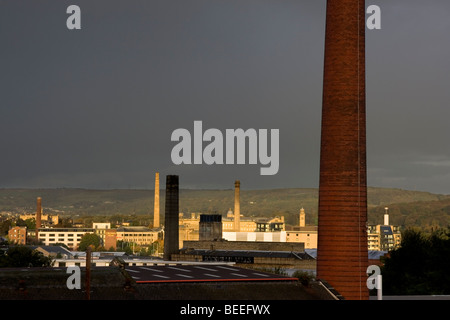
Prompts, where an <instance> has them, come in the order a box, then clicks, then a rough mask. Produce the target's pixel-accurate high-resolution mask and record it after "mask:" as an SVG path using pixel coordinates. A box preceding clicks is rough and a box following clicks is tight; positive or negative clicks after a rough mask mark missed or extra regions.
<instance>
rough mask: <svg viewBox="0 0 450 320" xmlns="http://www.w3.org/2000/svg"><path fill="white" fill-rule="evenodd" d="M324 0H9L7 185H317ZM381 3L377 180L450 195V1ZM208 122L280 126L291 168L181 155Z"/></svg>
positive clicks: (372, 169)
mask: <svg viewBox="0 0 450 320" xmlns="http://www.w3.org/2000/svg"><path fill="white" fill-rule="evenodd" d="M70 4H77V5H79V6H80V8H81V10H82V29H81V30H73V31H69V30H67V28H66V19H67V17H68V15H67V14H66V8H67V6H69V5H70ZM325 4H326V1H309V0H305V1H256V0H255V1H237V0H228V1H225V0H224V1H200V0H187V1H186V0H184V1H169V0H164V1H75V2H73V3H72V2H69V1H21V2H18V1H12V0H11V1H1V2H0V5H1V7H2V10H0V40H1V43H2V50H1V52H0V58H1V59H0V64H1V69H2V74H1V76H0V85H1V88H2V94H1V96H0V103H1V110H0V116H1V118H0V133H1V136H0V144H1V147H2V154H3V156H2V157H1V158H0V167H1V168H2V170H1V173H0V181H1V183H0V186H1V187H18V186H23V187H63V186H66V187H96V188H103V187H138V188H152V187H153V178H154V172H156V171H159V172H160V173H161V174H162V175H165V174H179V175H180V183H181V184H182V186H183V187H201V188H203V187H210V188H216V187H219V188H232V187H233V181H234V180H235V179H240V180H241V182H242V187H243V188H278V187H317V186H318V173H319V165H318V161H319V145H320V113H321V103H322V97H321V94H322V87H321V86H322V71H323V66H322V64H323V44H324V31H325ZM369 4H377V5H379V6H380V7H381V9H382V29H381V30H377V31H367V115H368V133H367V136H368V165H369V170H368V172H369V176H368V179H369V184H370V185H376V186H386V187H402V188H414V187H415V188H416V189H420V190H429V191H433V192H442V193H449V192H450V186H449V185H448V184H447V183H446V181H445V179H443V178H442V177H444V176H445V175H446V174H447V172H448V171H447V169H448V166H446V165H445V164H447V163H448V161H449V159H450V154H449V150H448V147H447V145H448V143H447V142H446V137H448V136H449V132H448V131H449V129H448V126H447V125H446V119H447V118H448V113H449V112H448V107H447V101H449V91H448V90H447V89H446V88H447V84H448V83H449V81H448V80H449V72H448V71H449V70H448V68H449V66H450V64H448V63H447V57H448V56H449V52H448V51H449V45H448V41H444V39H448V36H447V33H448V30H449V28H450V26H449V23H448V21H449V20H448V19H447V16H448V13H449V9H450V5H449V4H447V2H446V1H434V2H433V5H431V4H429V2H427V1H381V0H380V1H373V2H371V3H369V2H368V1H366V5H369ZM194 120H202V121H203V126H204V129H207V128H217V129H220V130H225V129H227V128H243V129H247V128H256V129H258V128H267V129H271V128H274V129H275V128H277V129H280V170H279V172H278V174H277V175H275V176H260V175H259V168H260V165H213V166H207V165H191V166H188V165H184V166H175V165H173V164H172V162H171V159H170V152H171V149H172V147H173V146H174V143H173V142H171V141H170V135H171V133H172V131H173V130H175V129H177V128H186V129H188V130H190V131H191V132H192V130H193V122H194ZM436 163H438V164H439V165H436ZM432 177H440V178H439V179H437V178H436V179H433V178H432Z"/></svg>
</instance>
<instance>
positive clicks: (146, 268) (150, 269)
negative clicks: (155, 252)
mask: <svg viewBox="0 0 450 320" xmlns="http://www.w3.org/2000/svg"><path fill="white" fill-rule="evenodd" d="M141 269H145V270H149V271H156V272H164V271H162V270H158V269H152V268H148V267H141Z"/></svg>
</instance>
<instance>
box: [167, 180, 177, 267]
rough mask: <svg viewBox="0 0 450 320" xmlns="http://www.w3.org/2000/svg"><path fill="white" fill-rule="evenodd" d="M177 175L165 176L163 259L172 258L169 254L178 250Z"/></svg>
mask: <svg viewBox="0 0 450 320" xmlns="http://www.w3.org/2000/svg"><path fill="white" fill-rule="evenodd" d="M178 193H179V191H178V176H174V175H169V176H166V207H165V218H164V260H172V258H171V256H172V254H174V253H178V251H179V242H178V241H179V234H178V229H179V226H178V224H179V222H178V215H179V202H178V197H179V196H178Z"/></svg>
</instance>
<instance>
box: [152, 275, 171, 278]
mask: <svg viewBox="0 0 450 320" xmlns="http://www.w3.org/2000/svg"><path fill="white" fill-rule="evenodd" d="M152 276H154V277H159V278H164V279H167V278H170V277H166V276H161V275H159V274H153V275H152Z"/></svg>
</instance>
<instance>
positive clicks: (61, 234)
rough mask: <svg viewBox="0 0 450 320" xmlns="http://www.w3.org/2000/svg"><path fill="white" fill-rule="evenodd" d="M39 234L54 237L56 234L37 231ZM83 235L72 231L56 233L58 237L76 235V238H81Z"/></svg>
mask: <svg viewBox="0 0 450 320" xmlns="http://www.w3.org/2000/svg"><path fill="white" fill-rule="evenodd" d="M39 234H40V235H42V236H44V237H45V236H47V237H56V234H55V233H47V234H46V233H43V232H39ZM83 235H84V233H83V234H81V233H79V234H75V235H74V234H73V233H68V234H65V233H59V234H58V237H66V236H67V237H73V236H76V237H78V238H81V237H82V236H83Z"/></svg>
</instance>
